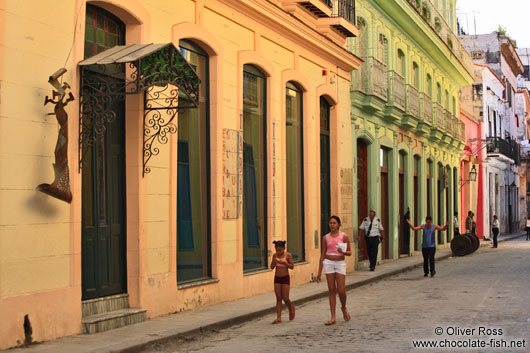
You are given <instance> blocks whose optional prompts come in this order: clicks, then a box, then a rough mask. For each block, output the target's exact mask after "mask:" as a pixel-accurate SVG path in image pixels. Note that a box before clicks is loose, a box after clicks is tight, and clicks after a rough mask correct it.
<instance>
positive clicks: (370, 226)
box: [359, 210, 385, 271]
mask: <svg viewBox="0 0 530 353" xmlns="http://www.w3.org/2000/svg"><path fill="white" fill-rule="evenodd" d="M359 230H361V231H362V232H363V233H364V238H365V239H366V249H367V250H368V259H369V260H370V271H374V270H375V264H376V262H377V251H378V250H379V243H380V242H382V241H383V231H384V230H385V229H384V228H383V225H382V224H381V220H380V219H379V218H377V217H376V216H375V211H374V210H371V211H370V217H366V218H365V219H364V220H363V222H362V223H361V225H360V226H359ZM359 236H361V234H359Z"/></svg>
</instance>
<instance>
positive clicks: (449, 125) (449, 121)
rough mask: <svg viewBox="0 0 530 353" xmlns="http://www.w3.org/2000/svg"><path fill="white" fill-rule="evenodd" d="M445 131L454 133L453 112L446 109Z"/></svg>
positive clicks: (449, 133) (450, 133) (447, 133)
mask: <svg viewBox="0 0 530 353" xmlns="http://www.w3.org/2000/svg"><path fill="white" fill-rule="evenodd" d="M444 132H445V134H446V135H453V114H451V112H450V111H448V110H444Z"/></svg>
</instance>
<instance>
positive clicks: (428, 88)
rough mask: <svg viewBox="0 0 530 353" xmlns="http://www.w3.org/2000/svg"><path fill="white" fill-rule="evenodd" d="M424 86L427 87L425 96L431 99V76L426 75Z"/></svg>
mask: <svg viewBox="0 0 530 353" xmlns="http://www.w3.org/2000/svg"><path fill="white" fill-rule="evenodd" d="M426 81H427V82H426V85H427V94H428V95H429V97H431V98H432V78H431V75H429V74H427V80H426Z"/></svg>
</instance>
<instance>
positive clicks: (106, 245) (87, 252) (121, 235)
mask: <svg viewBox="0 0 530 353" xmlns="http://www.w3.org/2000/svg"><path fill="white" fill-rule="evenodd" d="M124 44H125V24H124V23H123V22H121V21H120V20H119V18H117V17H116V16H114V15H113V14H111V13H110V12H108V11H105V10H104V9H101V8H99V7H96V6H93V5H87V6H86V20H85V52H84V57H85V58H89V57H92V56H94V55H96V54H98V53H101V52H103V51H105V50H107V49H110V48H112V47H114V46H116V45H124ZM113 71H114V73H116V74H115V75H112V76H111V75H108V74H105V73H95V72H90V73H89V74H91V75H94V76H93V77H94V79H101V80H105V81H106V82H107V83H108V84H109V85H112V86H113V87H114V86H115V87H123V86H124V83H125V81H124V79H123V77H124V74H125V66H124V65H123V64H116V65H115V66H114V67H113ZM120 73H121V77H120ZM87 74H88V73H87ZM89 89H90V88H89V87H86V86H85V87H81V90H82V91H85V90H89ZM100 104H101V105H100ZM94 105H96V106H92V107H91V108H93V109H96V110H97V109H104V110H105V112H106V113H108V114H112V115H113V116H114V119H113V121H112V122H110V121H106V122H104V125H103V126H102V127H103V132H102V133H100V134H96V132H95V126H97V120H96V121H93V120H92V118H88V117H89V116H91V115H89V114H87V115H84V114H83V124H82V129H83V130H84V129H88V130H92V134H93V135H92V136H93V137H95V140H96V141H94V143H93V144H91V145H90V146H89V147H88V148H87V150H86V152H85V155H84V156H83V169H82V177H81V178H82V201H81V203H82V206H81V207H82V231H81V242H82V244H81V251H82V253H81V257H82V299H83V300H86V299H93V298H96V297H103V296H108V295H113V294H118V293H124V292H126V291H127V282H126V279H127V271H126V269H127V267H126V238H127V234H126V224H127V219H126V215H127V210H126V190H125V185H126V174H125V102H124V101H123V100H117V101H116V102H113V103H112V104H108V103H105V102H104V101H103V99H101V100H100V99H99V98H98V103H96V102H94Z"/></svg>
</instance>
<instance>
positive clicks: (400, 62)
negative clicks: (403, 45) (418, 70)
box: [396, 49, 406, 77]
mask: <svg viewBox="0 0 530 353" xmlns="http://www.w3.org/2000/svg"><path fill="white" fill-rule="evenodd" d="M396 70H397V72H398V73H399V74H400V75H401V76H403V77H405V70H406V69H405V54H403V52H402V51H401V49H398V54H397V67H396Z"/></svg>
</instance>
